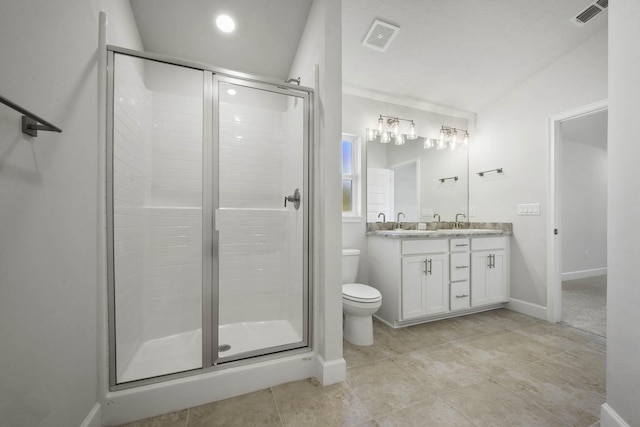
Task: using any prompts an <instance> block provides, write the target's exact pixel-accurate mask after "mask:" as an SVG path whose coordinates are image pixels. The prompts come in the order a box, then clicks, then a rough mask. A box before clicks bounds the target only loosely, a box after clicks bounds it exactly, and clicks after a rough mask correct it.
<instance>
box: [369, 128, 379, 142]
mask: <svg viewBox="0 0 640 427" xmlns="http://www.w3.org/2000/svg"><path fill="white" fill-rule="evenodd" d="M377 136H378V135H377V133H376V130H375V129H367V142H371V141H375V139H376V137H377Z"/></svg>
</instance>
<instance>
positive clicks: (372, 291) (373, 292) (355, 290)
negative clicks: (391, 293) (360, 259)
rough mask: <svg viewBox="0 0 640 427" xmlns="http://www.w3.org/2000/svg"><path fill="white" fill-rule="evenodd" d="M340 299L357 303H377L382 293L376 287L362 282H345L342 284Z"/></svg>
mask: <svg viewBox="0 0 640 427" xmlns="http://www.w3.org/2000/svg"><path fill="white" fill-rule="evenodd" d="M342 299H345V300H348V301H353V302H358V303H369V304H373V303H377V302H380V301H381V300H382V294H381V293H380V291H378V290H377V289H376V288H374V287H371V286H369V285H364V284H362V283H347V284H344V285H342Z"/></svg>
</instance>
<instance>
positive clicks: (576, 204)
mask: <svg viewBox="0 0 640 427" xmlns="http://www.w3.org/2000/svg"><path fill="white" fill-rule="evenodd" d="M561 144H562V160H561V166H560V174H561V190H560V192H561V195H562V196H561V197H562V199H561V201H560V205H561V228H562V231H563V233H562V274H563V280H565V279H571V278H573V277H575V276H576V275H577V274H582V275H584V274H591V273H589V272H588V271H589V270H593V273H595V274H602V273H603V272H604V270H603V269H605V268H606V267H607V182H608V180H607V176H608V175H607V174H608V170H607V150H606V148H602V147H596V146H593V145H589V144H585V143H582V142H580V141H571V140H567V139H565V138H563V139H562V143H561ZM579 272H582V273H579ZM571 273H572V274H571Z"/></svg>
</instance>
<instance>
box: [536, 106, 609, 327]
mask: <svg viewBox="0 0 640 427" xmlns="http://www.w3.org/2000/svg"><path fill="white" fill-rule="evenodd" d="M608 108H609V101H608V99H606V98H605V99H602V100H600V101H596V102H592V103H590V104H585V105H582V106H579V107H576V108H573V109H571V110H567V111H563V112H561V113H558V114H554V115H552V116H550V117H549V147H548V155H549V157H548V158H549V162H548V165H549V167H548V169H549V180H548V182H549V191H548V194H549V199H548V201H547V204H548V206H549V209H548V210H547V224H548V225H549V226H548V228H547V320H548V321H549V322H553V323H556V322H559V321H560V320H562V220H561V207H562V189H561V183H562V182H561V179H560V166H561V162H562V134H561V131H560V124H561V123H562V122H564V121H566V120H571V119H575V118H577V117H581V116H586V115H589V114H592V113H596V112H598V111H602V110H607V109H608ZM555 230H558V234H555Z"/></svg>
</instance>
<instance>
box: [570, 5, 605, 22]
mask: <svg viewBox="0 0 640 427" xmlns="http://www.w3.org/2000/svg"><path fill="white" fill-rule="evenodd" d="M608 6H609V0H596V1H595V2H594V3H592V4H590V5H589V6H587V8H586V9H584V10H583V11H581V12H580V13H578V14H577V15H576V16H574V17H573V18H571V22H573V23H574V24H576V25H578V26H580V27H582V26H583V25H584V24H586V23H587V22H589V21H591V20H592V19H593V18H595V17H596V16H598V15H599V14H600V13H602V12H603V11H604V10H605V9H606V8H607V7H608Z"/></svg>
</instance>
